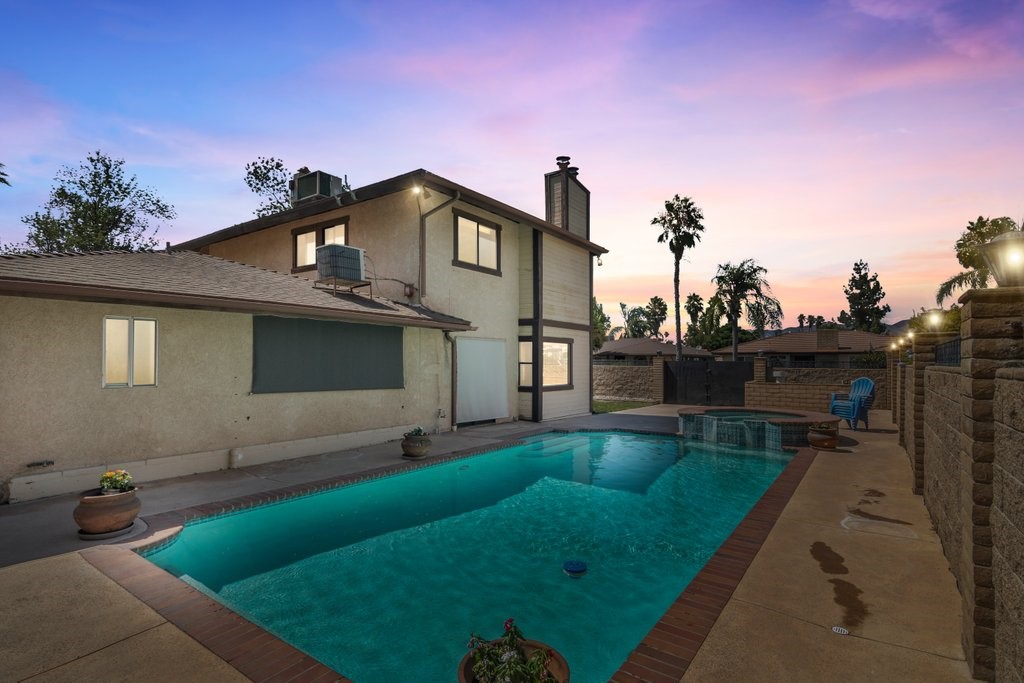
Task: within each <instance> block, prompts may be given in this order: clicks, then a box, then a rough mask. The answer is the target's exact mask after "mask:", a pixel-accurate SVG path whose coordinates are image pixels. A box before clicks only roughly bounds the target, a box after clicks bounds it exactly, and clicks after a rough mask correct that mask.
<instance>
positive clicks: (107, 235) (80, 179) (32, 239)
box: [20, 150, 175, 252]
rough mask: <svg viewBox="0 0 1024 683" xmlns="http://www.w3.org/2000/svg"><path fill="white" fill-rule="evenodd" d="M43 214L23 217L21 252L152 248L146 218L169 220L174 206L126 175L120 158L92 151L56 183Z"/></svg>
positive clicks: (153, 235)
mask: <svg viewBox="0 0 1024 683" xmlns="http://www.w3.org/2000/svg"><path fill="white" fill-rule="evenodd" d="M54 180H55V181H56V182H57V185H56V186H55V187H54V188H53V189H52V190H50V199H49V200H48V201H47V202H46V204H45V205H44V206H43V210H42V211H36V212H35V213H33V214H31V215H28V216H24V217H23V218H22V219H21V220H22V222H23V223H25V224H26V225H28V227H29V233H28V237H27V240H26V245H24V246H23V247H20V248H22V249H31V250H35V251H43V252H68V251H97V250H106V249H129V250H142V249H152V248H153V247H155V246H156V244H157V240H156V233H157V229H156V228H153V231H152V233H150V232H149V229H150V220H151V219H156V220H171V219H172V218H174V217H175V212H174V207H173V206H171V205H170V204H168V203H167V202H165V201H164V200H162V199H160V197H158V196H157V195H156V194H155V193H153V192H152V191H151V190H147V189H145V188H142V187H139V183H138V180H137V179H136V177H135V176H131V177H130V178H126V177H125V173H124V160H123V159H112V158H111V157H109V156H107V155H106V154H104V153H103V152H100V151H98V150H97V151H96V152H93V153H92V154H90V155H89V156H88V157H86V161H85V163H84V164H81V165H79V166H78V168H72V167H70V166H65V167H64V168H62V169H61V170H60V171H58V172H57V176H56V178H55V179H54Z"/></svg>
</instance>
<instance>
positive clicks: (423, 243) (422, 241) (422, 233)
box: [419, 190, 462, 303]
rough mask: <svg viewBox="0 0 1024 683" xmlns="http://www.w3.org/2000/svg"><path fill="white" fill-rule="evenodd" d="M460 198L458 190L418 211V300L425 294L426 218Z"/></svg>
mask: <svg viewBox="0 0 1024 683" xmlns="http://www.w3.org/2000/svg"><path fill="white" fill-rule="evenodd" d="M461 198H462V193H461V192H460V191H458V190H456V191H455V196H454V197H452V198H451V199H449V200H447V201H445V202H442V203H440V204H438V205H437V206H435V207H434V208H433V209H431V210H430V211H427V212H426V213H423V212H422V210H421V211H420V278H419V290H420V294H419V300H420V303H423V297H424V296H426V295H427V219H428V218H430V217H431V216H433V215H434V214H435V213H437V212H438V211H440V210H441V209H443V208H445V207H446V206H450V205H452V204H454V203H455V202H457V201H459V200H460V199H461Z"/></svg>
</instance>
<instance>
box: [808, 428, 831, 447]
mask: <svg viewBox="0 0 1024 683" xmlns="http://www.w3.org/2000/svg"><path fill="white" fill-rule="evenodd" d="M807 443H809V444H810V445H811V447H813V448H821V449H825V450H832V449H833V448H835V447H836V446H838V445H839V433H838V431H832V430H826V429H809V430H807Z"/></svg>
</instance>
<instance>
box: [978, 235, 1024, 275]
mask: <svg viewBox="0 0 1024 683" xmlns="http://www.w3.org/2000/svg"><path fill="white" fill-rule="evenodd" d="M981 256H982V258H984V259H985V265H987V266H988V269H989V271H990V272H991V273H992V275H993V276H994V277H995V279H996V284H997V285H999V286H1000V287H1021V286H1024V232H1021V231H1020V230H1010V231H1009V232H1004V233H1003V234H1002V235H999V236H997V237H994V238H992V240H991V241H989V242H988V243H987V244H983V245H981Z"/></svg>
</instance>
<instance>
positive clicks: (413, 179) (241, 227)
mask: <svg viewBox="0 0 1024 683" xmlns="http://www.w3.org/2000/svg"><path fill="white" fill-rule="evenodd" d="M415 186H420V187H426V188H428V189H431V190H436V191H438V192H442V193H446V194H449V195H452V196H454V195H455V194H456V193H458V194H459V196H460V198H461V200H462V201H464V202H466V203H467V204H472V205H473V206H478V207H480V208H482V209H485V210H487V211H491V212H493V213H496V214H498V215H499V216H504V217H506V218H508V219H510V220H513V221H516V222H518V223H529V224H530V225H534V226H536V227H537V228H539V229H540V230H541V231H542V232H544V233H547V234H549V235H552V236H554V237H557V238H559V239H562V240H565V241H566V242H571V243H573V244H576V245H578V246H580V247H583V248H584V249H586V250H587V251H589V252H590V253H591V254H595V255H597V254H607V253H608V250H607V249H605V248H604V247H602V246H601V245H599V244H595V243H594V242H591V241H590V240H587V239H583V238H582V237H580V236H578V235H575V234H573V233H571V232H569V231H568V230H566V229H565V228H560V227H558V226H557V225H555V224H554V223H549V222H547V221H546V220H544V219H542V218H537V217H536V216H531V215H530V214H528V213H526V212H525V211H521V210H519V209H517V208H515V207H514V206H509V205H508V204H505V203H504V202H499V201H498V200H497V199H492V198H491V197H488V196H487V195H485V194H481V193H479V192H477V191H475V190H471V189H469V188H468V187H464V186H462V185H459V184H458V183H453V182H452V181H450V180H448V179H447V178H442V177H441V176H439V175H434V174H433V173H431V172H430V171H425V170H424V169H422V168H420V169H417V170H415V171H410V172H409V173H404V174H402V175H400V176H395V177H394V178H389V179H387V180H381V181H380V182H376V183H373V184H371V185H365V186H363V187H359V188H356V189H355V190H352V192H346V193H343V194H341V195H338V196H337V197H329V198H327V199H317V200H314V201H309V202H305V203H303V204H300V205H299V206H296V207H294V208H291V209H288V210H287V211H282V212H280V213H275V214H272V215H270V216H264V217H262V218H255V219H253V220H251V221H246V222H245V223H239V224H237V225H232V226H231V227H228V228H224V229H222V230H217V231H216V232H211V233H209V234H207V235H202V236H200V237H196V238H195V239H191V240H188V241H187V242H182V243H180V244H176V245H174V248H175V249H193V250H194V249H200V248H202V247H205V246H207V245H209V244H214V243H216V242H222V241H224V240H227V239H231V238H233V237H239V236H241V235H247V234H249V233H252V232H257V231H259V230H263V229H265V228H270V227H273V226H275V225H281V224H283V223H287V222H289V221H293V220H297V219H299V218H306V217H308V216H315V215H317V214H321V213H325V212H327V211H330V210H332V209H336V208H338V207H339V206H348V205H351V204H357V203H359V202H364V201H367V200H369V199H376V198H377V197H383V196H384V195H388V194H392V193H395V192H401V191H403V190H411V189H412V188H413V187H415Z"/></svg>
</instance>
